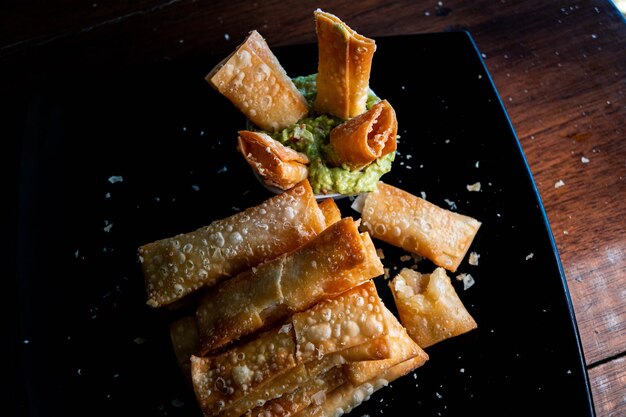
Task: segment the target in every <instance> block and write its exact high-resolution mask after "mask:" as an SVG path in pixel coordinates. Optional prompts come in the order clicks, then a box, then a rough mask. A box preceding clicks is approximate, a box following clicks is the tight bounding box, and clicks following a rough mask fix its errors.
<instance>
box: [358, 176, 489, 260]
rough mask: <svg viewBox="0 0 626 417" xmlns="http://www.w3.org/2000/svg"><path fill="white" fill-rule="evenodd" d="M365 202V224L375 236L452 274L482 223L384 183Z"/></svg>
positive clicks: (363, 214) (363, 215)
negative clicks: (422, 257)
mask: <svg viewBox="0 0 626 417" xmlns="http://www.w3.org/2000/svg"><path fill="white" fill-rule="evenodd" d="M364 199H365V200H364V202H363V208H362V213H361V216H362V219H363V225H364V226H365V227H366V229H367V230H368V231H369V232H370V234H371V235H372V236H373V237H375V238H377V239H380V240H384V241H385V242H387V243H391V244H392V245H395V246H399V247H401V248H403V249H405V250H407V251H409V252H412V253H415V254H417V255H421V256H424V257H426V258H428V259H430V260H431V261H433V262H434V263H435V264H436V265H437V266H441V267H443V268H446V269H447V270H449V271H452V272H454V271H456V269H457V268H458V266H459V264H460V263H461V261H462V260H463V257H464V256H465V254H466V253H467V250H468V249H469V247H470V245H471V243H472V241H473V240H474V236H476V233H477V232H478V228H479V227H480V224H481V223H480V222H479V221H478V220H476V219H473V218H471V217H469V216H464V215H462V214H458V213H454V212H451V211H449V210H446V209H443V208H441V207H438V206H436V205H434V204H432V203H429V202H428V201H426V200H423V199H421V198H419V197H416V196H414V195H412V194H409V193H407V192H406V191H403V190H401V189H399V188H396V187H393V186H391V185H388V184H385V183H383V182H379V183H378V188H377V190H376V191H373V192H371V193H369V194H367V195H366V196H365V197H364Z"/></svg>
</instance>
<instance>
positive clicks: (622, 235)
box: [0, 0, 626, 416]
mask: <svg viewBox="0 0 626 417" xmlns="http://www.w3.org/2000/svg"><path fill="white" fill-rule="evenodd" d="M317 6H319V7H320V8H322V9H324V10H327V11H330V12H333V13H335V14H337V15H339V16H341V17H342V18H343V19H344V20H345V21H347V22H349V24H350V25H351V26H352V27H354V28H355V29H356V30H358V31H359V32H361V33H364V34H367V35H368V36H385V35H393V34H410V33H420V32H437V31H446V30H468V31H469V32H470V33H471V34H472V35H473V37H474V39H475V41H476V43H477V45H478V47H479V49H480V50H481V52H482V53H483V54H484V55H483V56H484V57H485V58H486V63H487V67H488V69H489V71H490V73H491V75H492V76H493V79H494V81H495V84H496V86H497V88H498V89H499V92H500V94H501V97H502V100H503V101H504V103H505V105H506V108H507V111H508V113H509V115H510V117H511V119H512V121H513V125H514V127H515V129H516V131H517V134H518V136H519V138H520V141H521V144H522V147H523V149H524V152H525V153H526V157H527V159H528V162H529V165H530V168H531V170H532V172H533V174H534V177H535V181H536V183H537V186H538V188H539V192H540V194H541V197H542V200H543V203H544V204H545V209H546V211H547V213H548V217H549V221H550V223H551V226H552V231H553V233H554V235H555V238H556V243H557V246H558V249H559V252H560V255H561V259H562V262H563V266H564V269H565V274H566V277H567V281H568V284H569V290H570V292H571V297H572V300H573V304H574V307H575V312H576V317H577V320H578V325H579V329H580V334H581V337H582V342H583V348H584V352H585V359H586V363H587V366H588V371H589V375H590V379H591V385H592V390H593V395H594V401H595V406H596V409H597V413H598V416H617V415H625V414H626V355H625V353H626V220H625V216H626V187H625V183H626V181H625V176H626V140H625V138H626V24H625V22H624V19H623V17H622V16H621V15H620V14H619V12H618V11H617V10H616V9H615V8H614V6H613V5H612V4H611V3H610V2H608V1H600V0H579V1H574V2H571V1H549V2H546V1H539V0H525V1H515V0H500V1H486V0H479V1H473V2H467V1H460V0H446V1H438V2H437V1H432V0H431V1H425V2H413V1H395V2H383V1H374V0H364V1H360V2H355V1H349V2H348V1H336V2H327V1H322V2H319V3H318V4H317ZM314 7H316V6H313V5H312V4H311V3H309V2H300V1H286V0H280V1H277V0H271V1H265V2H261V1H259V2H252V1H248V2H243V1H235V0H229V1H213V2H199V1H195V0H192V1H189V0H167V1H166V0H160V1H158V0H136V1H133V2H111V1H102V0H91V2H76V1H70V0H64V1H56V2H43V1H37V0H35V1H30V2H9V3H8V4H5V5H4V6H2V9H0V27H1V28H2V31H1V32H0V75H1V77H0V93H2V92H5V93H6V92H7V91H11V90H14V89H16V88H22V87H26V86H28V85H29V83H31V82H33V81H34V82H37V81H40V80H42V79H45V78H46V77H50V76H51V75H53V74H55V73H57V72H67V71H78V70H80V71H89V70H90V69H93V68H95V67H96V66H98V67H102V66H105V67H106V66H111V65H115V66H117V67H119V66H120V65H133V64H136V63H150V62H159V61H163V60H171V59H176V58H179V57H183V56H202V55H206V54H216V53H226V52H230V51H231V50H232V49H233V47H234V46H235V45H236V43H237V42H239V41H240V40H241V39H242V38H243V37H244V34H245V33H247V32H248V31H250V30H252V29H258V30H259V31H260V32H261V33H262V34H263V35H264V36H265V37H266V38H267V40H268V43H269V44H270V45H271V46H279V45H287V44H298V43H305V42H313V41H315V34H314V32H313V31H312V30H311V25H312V9H313V8H314ZM559 181H563V183H564V185H563V186H562V187H556V186H555V184H556V183H557V182H559Z"/></svg>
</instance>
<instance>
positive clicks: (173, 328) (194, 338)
mask: <svg viewBox="0 0 626 417" xmlns="http://www.w3.org/2000/svg"><path fill="white" fill-rule="evenodd" d="M170 338H171V339H172V347H173V348H174V355H176V361H177V362H178V366H179V367H180V369H181V370H182V372H183V374H184V375H185V376H186V377H191V362H190V359H191V356H192V355H196V354H197V353H198V350H199V349H200V336H199V335H198V320H196V317H195V316H186V317H183V318H181V319H178V320H176V321H175V322H173V323H172V324H171V325H170Z"/></svg>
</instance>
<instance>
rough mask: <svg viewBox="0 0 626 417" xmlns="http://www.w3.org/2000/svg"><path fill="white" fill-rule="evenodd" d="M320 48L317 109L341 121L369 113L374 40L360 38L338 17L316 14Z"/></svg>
mask: <svg viewBox="0 0 626 417" xmlns="http://www.w3.org/2000/svg"><path fill="white" fill-rule="evenodd" d="M315 27H316V30H317V41H318V47H319V62H318V73H317V98H316V99H315V110H316V111H317V112H318V113H330V114H332V115H334V116H337V117H339V118H341V119H344V120H345V119H348V118H350V117H354V116H358V115H359V114H361V113H363V112H364V111H365V104H366V101H367V93H368V88H369V78H370V70H371V67H372V58H373V56H374V52H375V51H376V43H375V42H374V40H372V39H369V38H366V37H365V36H362V35H359V34H358V33H357V32H355V31H354V30H352V29H351V28H350V27H348V25H346V24H345V23H344V22H342V21H341V19H339V18H338V17H337V16H334V15H332V14H330V13H326V12H323V11H321V10H316V11H315Z"/></svg>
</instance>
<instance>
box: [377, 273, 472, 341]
mask: <svg viewBox="0 0 626 417" xmlns="http://www.w3.org/2000/svg"><path fill="white" fill-rule="evenodd" d="M389 287H390V288H391V291H392V293H393V298H394V300H395V302H396V306H397V307H398V313H399V314H400V320H401V321H402V324H403V325H404V326H405V327H406V329H407V332H408V333H409V335H410V336H411V338H412V339H413V340H415V342H416V343H417V344H418V345H420V346H422V347H424V348H426V347H428V346H431V345H434V344H435V343H438V342H440V341H442V340H445V339H448V338H450V337H454V336H458V335H460V334H463V333H466V332H468V331H470V330H472V329H475V328H476V327H477V324H476V321H474V319H473V318H472V316H471V315H470V314H469V313H468V311H467V309H466V308H465V306H464V305H463V303H462V302H461V300H460V299H459V296H458V294H457V293H456V291H455V290H454V287H453V286H452V283H451V282H450V278H448V276H447V275H446V271H445V270H444V269H443V268H437V269H435V271H434V272H433V273H432V274H430V275H428V274H420V273H419V272H417V271H414V270H412V269H408V268H404V269H402V271H400V273H399V274H398V275H397V276H396V277H395V278H394V279H393V280H392V281H391V282H390V283H389Z"/></svg>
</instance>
